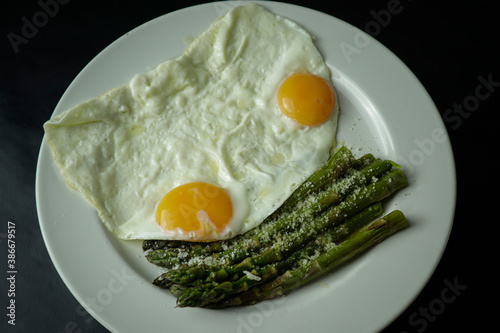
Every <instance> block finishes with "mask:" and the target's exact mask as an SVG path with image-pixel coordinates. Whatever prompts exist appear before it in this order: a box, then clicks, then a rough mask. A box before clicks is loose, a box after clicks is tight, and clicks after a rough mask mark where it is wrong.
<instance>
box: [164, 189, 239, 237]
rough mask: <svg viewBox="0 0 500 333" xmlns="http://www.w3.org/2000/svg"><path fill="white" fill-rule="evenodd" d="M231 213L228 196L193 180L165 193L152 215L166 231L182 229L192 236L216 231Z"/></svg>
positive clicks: (227, 219)
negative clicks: (192, 234) (191, 233)
mask: <svg viewBox="0 0 500 333" xmlns="http://www.w3.org/2000/svg"><path fill="white" fill-rule="evenodd" d="M232 216H233V206H232V203H231V198H230V197H229V195H228V194H227V192H226V191H225V190H223V189H222V188H220V187H217V186H214V185H211V184H208V183H204V182H193V183H187V184H184V185H181V186H178V187H176V188H174V189H173V190H171V191H170V192H168V193H167V194H166V195H165V196H164V197H163V199H162V200H161V201H160V203H159V204H158V207H157V209H156V214H155V218H156V221H157V223H158V224H159V225H160V226H161V227H162V228H164V229H166V230H171V231H173V230H175V229H176V228H180V229H182V231H184V232H193V233H194V234H195V235H196V236H207V235H209V234H211V233H213V232H216V233H220V232H222V231H223V230H224V229H225V227H226V226H227V225H228V224H229V222H230V220H231V218H232Z"/></svg>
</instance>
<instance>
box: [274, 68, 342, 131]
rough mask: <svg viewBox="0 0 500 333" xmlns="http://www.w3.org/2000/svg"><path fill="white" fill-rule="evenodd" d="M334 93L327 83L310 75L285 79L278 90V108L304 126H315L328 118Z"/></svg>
mask: <svg viewBox="0 0 500 333" xmlns="http://www.w3.org/2000/svg"><path fill="white" fill-rule="evenodd" d="M335 102H336V101H335V93H334V91H333V88H332V86H331V85H330V83H328V81H326V80H325V79H323V78H322V77H319V76H317V75H314V74H311V73H295V74H292V75H290V76H289V77H287V78H286V79H285V80H284V81H283V82H282V83H281V86H280V87H279V90H278V106H279V108H280V109H281V111H282V112H283V113H284V114H285V115H286V116H287V117H289V118H291V119H293V120H295V121H297V122H298V123H299V124H302V125H305V126H316V125H320V124H322V123H324V122H325V121H327V120H328V118H330V115H331V114H332V112H333V109H334V107H335Z"/></svg>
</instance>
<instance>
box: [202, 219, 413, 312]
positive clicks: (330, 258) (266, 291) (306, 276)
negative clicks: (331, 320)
mask: <svg viewBox="0 0 500 333" xmlns="http://www.w3.org/2000/svg"><path fill="white" fill-rule="evenodd" d="M407 225H408V223H407V220H406V217H405V216H404V214H403V213H402V212H401V211H399V210H396V211H393V212H391V213H389V214H388V215H386V216H385V217H382V218H380V219H378V220H376V221H374V222H372V223H370V224H369V225H367V226H366V227H363V228H362V229H361V230H359V231H358V232H356V233H355V234H354V235H352V236H351V237H349V238H347V239H346V240H345V241H344V242H342V243H340V244H339V245H337V246H335V247H333V248H332V249H331V250H329V251H327V252H325V253H324V254H321V255H320V256H318V257H317V258H316V259H314V260H312V261H309V262H307V263H306V264H304V265H302V266H300V267H299V268H297V269H294V270H288V271H287V272H286V273H284V274H283V275H281V276H279V277H277V278H276V279H273V280H271V281H269V282H267V283H264V284H262V285H257V286H254V287H252V288H250V289H249V290H248V291H244V292H242V293H239V294H237V295H235V296H233V297H230V298H222V299H221V300H220V301H219V302H216V303H209V304H207V307H210V308H225V307H230V306H239V305H251V304H255V303H257V302H259V301H262V300H266V299H271V298H273V297H276V296H280V295H284V294H285V293H287V292H289V291H290V290H293V289H296V288H298V287H300V286H303V285H305V284H306V283H308V282H310V281H312V280H314V279H317V278H318V277H320V276H321V275H324V274H326V273H328V272H330V271H332V270H333V269H334V268H335V267H337V266H338V265H340V264H342V263H344V262H346V261H347V260H350V259H351V258H353V257H354V256H356V255H358V254H359V253H362V252H363V251H365V250H367V249H368V248H370V247H372V246H374V245H376V244H378V243H380V242H381V241H383V240H384V239H386V238H387V237H389V236H391V235H392V234H394V233H395V232H397V231H399V230H401V229H403V228H405V227H406V226H407Z"/></svg>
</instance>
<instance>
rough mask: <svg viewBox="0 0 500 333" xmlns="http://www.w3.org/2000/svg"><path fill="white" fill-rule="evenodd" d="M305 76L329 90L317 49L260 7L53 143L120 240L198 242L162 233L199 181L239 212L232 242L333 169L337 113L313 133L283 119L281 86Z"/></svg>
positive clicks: (70, 119) (75, 120)
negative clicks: (162, 222) (176, 200)
mask: <svg viewBox="0 0 500 333" xmlns="http://www.w3.org/2000/svg"><path fill="white" fill-rule="evenodd" d="M296 71H307V72H310V73H313V74H316V75H318V76H321V77H323V78H325V79H326V80H328V81H329V82H331V80H330V72H329V69H328V67H327V65H326V64H325V63H324V61H323V58H322V56H321V54H320V53H319V51H318V50H317V48H316V46H315V45H314V42H313V38H312V37H311V36H310V35H309V34H308V33H307V32H306V31H305V30H304V29H302V28H301V27H300V26H298V25H297V24H296V23H294V22H292V21H290V20H288V19H286V18H283V17H280V16H276V15H274V14H273V13H270V12H269V11H267V10H266V9H265V8H263V7H261V6H259V5H256V4H253V3H252V4H246V5H243V6H240V7H236V8H235V9H233V10H231V11H230V12H229V13H227V14H226V15H224V16H223V17H221V18H219V19H218V20H216V21H215V22H214V23H213V24H212V25H211V26H210V27H209V28H208V29H207V30H206V31H205V32H203V33H202V34H200V35H199V36H198V37H196V38H195V39H194V40H193V41H192V42H191V44H190V45H189V46H188V48H187V50H186V51H185V52H184V54H182V55H181V56H180V57H178V58H176V59H172V60H168V61H165V62H163V63H161V64H159V65H158V66H157V67H156V68H155V69H153V70H150V71H149V72H146V73H142V74H137V75H135V76H134V77H133V78H132V79H131V81H130V82H129V83H128V84H126V85H124V86H120V87H116V88H114V89H111V90H109V91H107V92H105V93H104V94H102V95H100V96H98V97H96V98H93V99H90V100H88V101H86V102H84V103H81V104H79V105H76V106H75V107H73V108H71V109H69V110H67V111H65V112H63V113H61V114H59V115H56V116H54V117H53V118H52V119H50V120H49V121H48V122H46V123H45V125H44V129H45V133H46V140H47V142H48V144H49V146H50V148H51V151H52V154H53V156H54V160H55V162H56V165H57V166H58V168H59V169H60V171H61V173H62V175H63V176H64V178H65V180H66V182H67V183H68V185H69V186H70V187H72V188H75V189H77V190H78V191H79V192H80V193H81V194H82V195H83V196H84V197H85V198H86V199H87V200H88V201H89V202H90V203H91V204H92V205H93V206H94V207H95V208H96V210H97V212H98V213H99V217H100V219H101V220H102V222H103V223H104V224H105V225H106V227H107V228H108V229H109V230H110V231H112V232H113V233H114V234H115V235H116V236H117V237H119V238H121V239H186V240H188V239H189V240H203V239H198V238H196V237H197V236H193V234H188V233H185V232H183V231H182V230H180V229H179V230H176V231H166V230H163V229H161V228H160V227H159V226H158V224H157V223H156V221H155V218H154V216H155V210H156V207H157V205H158V202H159V201H160V200H161V199H162V198H163V196H164V195H165V194H166V193H168V192H169V191H170V190H172V189H173V188H175V187H177V186H179V185H182V184H185V183H189V182H197V181H203V182H207V183H210V184H213V185H216V186H219V187H221V188H223V189H225V190H226V191H227V192H228V194H229V196H230V198H231V201H232V204H233V218H232V220H231V222H230V224H229V225H228V227H227V229H226V230H225V231H224V232H222V233H220V234H216V235H213V238H214V239H224V238H229V237H232V236H234V235H237V234H239V233H242V232H245V231H248V230H250V229H251V228H254V227H255V226H257V225H259V224H260V223H261V222H262V221H263V220H264V219H265V218H266V217H267V216H268V215H270V214H271V213H272V212H273V211H274V210H276V209H277V208H278V207H279V206H280V205H281V204H282V203H283V201H284V200H285V199H286V198H287V197H288V196H289V195H290V194H291V193H292V192H293V190H294V189H295V188H296V187H297V186H298V185H299V184H301V183H302V182H303V181H304V180H305V179H306V178H307V177H308V176H309V175H310V174H312V173H313V172H314V171H315V170H316V169H317V168H319V167H320V166H321V165H322V164H323V163H324V162H325V161H326V160H327V159H328V157H329V152H330V148H331V147H332V145H333V144H334V141H335V134H336V130H337V117H338V110H336V111H335V112H334V113H333V115H332V116H331V117H330V119H329V120H328V121H327V122H325V123H323V124H321V125H319V126H315V127H304V126H301V125H298V124H297V123H295V122H294V121H293V120H291V119H289V118H287V117H285V116H284V115H283V114H282V113H281V111H280V110H279V109H278V107H277V103H276V93H277V90H278V87H279V84H280V83H281V82H282V81H283V80H284V79H285V78H286V77H287V76H289V75H290V74H291V73H293V72H296Z"/></svg>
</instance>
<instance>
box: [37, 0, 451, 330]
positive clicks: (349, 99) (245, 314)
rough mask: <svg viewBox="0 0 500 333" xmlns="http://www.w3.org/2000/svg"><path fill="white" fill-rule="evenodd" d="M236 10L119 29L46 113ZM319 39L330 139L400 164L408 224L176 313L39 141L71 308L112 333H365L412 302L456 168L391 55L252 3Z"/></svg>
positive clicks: (51, 227) (122, 80)
mask: <svg viewBox="0 0 500 333" xmlns="http://www.w3.org/2000/svg"><path fill="white" fill-rule="evenodd" d="M241 4H242V2H238V1H235V2H219V3H209V4H203V5H199V6H195V7H190V8H186V9H183V10H180V11H176V12H173V13H169V14H167V15H164V16H161V17H159V18H157V19H154V20H152V21H150V22H148V23H146V24H144V25H142V26H140V27H138V28H136V29H134V30H133V31H131V32H130V33H127V34H126V35H125V36H123V37H121V38H120V39H118V40H117V41H116V42H114V43H113V44H111V45H110V46H109V47H107V48H106V49H105V50H104V51H102V52H101V53H100V54H99V55H98V56H97V57H96V58H95V59H94V60H92V61H91V62H90V63H89V64H88V65H87V66H86V67H85V68H84V69H83V71H82V72H81V73H80V74H79V75H78V76H77V77H76V78H75V80H74V81H73V82H72V84H71V85H70V86H69V88H68V89H67V91H66V92H65V94H64V95H63V97H62V98H61V100H60V102H59V104H58V105H57V107H56V109H55V111H54V113H55V114H57V113H60V112H62V111H64V110H66V109H68V108H70V107H72V106H74V105H76V104H77V103H80V102H83V101H84V100H86V99H88V98H91V97H94V96H97V95H99V94H101V93H102V92H104V91H106V90H108V89H110V88H112V87H114V86H118V85H122V84H126V83H128V81H129V80H130V79H131V77H132V76H133V75H134V74H135V73H140V72H146V71H148V70H150V69H152V68H153V67H155V66H156V65H157V64H158V63H160V62H162V61H165V60H167V59H171V58H176V57H177V56H179V55H180V54H181V53H182V52H183V51H184V50H185V48H186V44H185V42H184V41H185V40H186V38H189V37H192V36H195V35H197V34H199V33H200V32H202V31H203V30H205V29H206V28H207V27H208V26H209V25H210V23H211V22H212V21H213V20H214V19H215V18H217V17H218V16H220V15H222V14H223V13H225V12H227V10H229V9H231V8H233V7H234V6H237V5H241ZM261 4H262V5H264V6H265V7H266V8H268V9H270V10H271V11H273V12H275V13H277V14H279V15H282V16H285V17H288V18H290V19H292V20H294V21H296V22H298V23H299V24H301V25H302V26H303V27H305V28H306V29H307V30H308V31H309V32H310V33H312V34H313V35H315V36H316V37H317V45H318V47H319V48H320V50H321V52H322V53H323V55H324V57H325V60H326V61H327V63H328V64H329V66H331V69H332V73H333V80H334V84H335V87H336V89H337V91H338V93H339V101H340V106H341V116H340V124H339V131H338V139H339V141H343V142H345V144H346V145H347V146H348V147H349V148H352V149H353V151H354V152H355V153H357V154H359V155H361V154H363V153H366V152H372V153H374V154H376V155H378V156H381V157H385V158H390V159H393V160H395V161H398V162H399V163H401V164H402V165H404V168H405V171H406V174H407V175H408V178H409V183H410V185H409V187H408V188H406V189H404V190H402V191H401V192H399V193H398V194H397V195H396V196H395V197H393V198H392V199H391V200H389V201H388V202H387V203H386V205H385V208H386V210H387V211H390V210H392V209H394V208H398V209H401V210H403V211H404V212H405V214H406V215H407V217H408V219H409V223H410V227H409V228H407V229H406V230H404V231H402V232H400V233H398V234H396V235H394V236H392V237H390V238H389V239H387V240H386V241H385V242H383V243H381V244H379V245H377V246H376V247H375V248H373V249H372V250H370V251H368V252H367V253H365V254H363V255H362V256H360V257H358V258H357V259H356V260H354V261H352V262H350V263H349V264H347V265H344V266H343V267H341V268H340V269H338V270H336V271H335V272H334V273H333V274H330V275H328V276H326V277H325V278H322V279H321V280H320V281H317V282H315V283H312V284H310V285H308V286H307V287H305V288H302V289H299V290H297V291H294V292H292V293H291V294H290V295H288V296H286V297H283V298H280V299H276V300H273V301H267V302H263V303H261V304H259V305H257V306H253V307H244V308H237V309H228V310H221V311H215V310H205V309H191V308H185V309H181V308H175V299H174V297H173V296H171V295H170V294H169V293H168V292H166V291H163V290H160V289H157V288H156V287H154V286H152V285H151V281H152V280H153V279H154V278H155V277H156V276H157V275H158V274H159V270H158V269H157V268H156V267H154V266H153V265H151V264H149V263H148V262H147V261H146V259H145V258H144V257H143V253H142V252H141V242H135V241H134V242H125V241H120V240H117V239H116V238H115V237H114V236H112V235H111V234H110V233H108V231H107V230H106V229H105V228H104V227H103V226H102V224H101V223H100V222H99V220H98V217H97V214H96V212H95V211H94V210H93V209H92V207H90V206H89V204H87V202H86V201H84V200H83V199H82V198H81V197H80V196H79V195H78V194H77V193H75V192H73V191H71V190H70V189H68V187H67V186H66V184H65V183H64V181H63V180H62V178H61V177H60V175H59V173H58V171H57V170H56V169H55V167H54V165H53V159H52V156H51V153H50V150H49V149H48V146H47V144H46V142H45V141H44V142H43V143H42V145H41V150H40V155H39V161H38V169H37V178H36V201H37V207H38V214H39V219H40V226H41V230H42V234H43V237H44V240H45V243H46V246H47V249H48V251H49V253H50V256H51V258H52V260H53V262H54V265H55V267H56V268H57V271H58V272H59V274H60V275H61V277H62V279H63V280H64V282H65V283H66V285H67V286H68V288H69V289H70V290H71V292H72V293H73V295H74V296H75V297H76V298H77V300H78V301H79V302H80V303H81V304H82V305H83V306H84V307H85V309H86V310H87V311H88V312H89V313H91V314H92V315H93V316H94V317H95V318H96V319H97V320H98V321H99V322H100V323H102V325H104V326H105V327H106V328H107V329H109V330H111V331H113V332H155V331H158V332H160V331H165V330H167V331H171V332H176V331H181V332H187V331H189V332H197V331H199V332H207V333H208V332H217V333H220V332H307V331H310V330H311V328H314V331H315V332H373V331H378V330H381V329H383V328H384V327H385V326H386V325H388V324H389V323H390V322H391V321H393V320H394V319H395V318H396V317H397V316H398V315H399V314H400V313H401V312H402V311H403V310H404V309H405V308H406V307H407V306H408V305H409V304H410V303H411V302H412V300H413V299H414V298H415V297H416V296H417V295H418V294H419V292H420V291H421V289H422V288H423V287H424V285H425V284H426V283H427V281H428V279H429V278H430V276H431V275H432V273H433V272H434V269H435V267H436V265H437V264H438V262H439V260H440V258H441V255H442V252H443V250H444V248H445V246H446V243H447V240H448V236H449V232H450V230H451V226H452V221H453V214H454V210H455V193H456V184H455V168H454V160H453V155H452V151H451V148H450V143H449V141H448V136H447V134H446V130H445V127H444V126H443V123H442V121H441V118H440V116H439V113H438V111H437V109H436V107H435V106H434V104H433V102H432V100H431V99H430V97H429V96H428V94H427V93H426V91H425V89H424V88H423V87H422V85H421V84H420V83H419V81H418V80H417V79H416V78H415V76H414V75H413V74H412V73H411V72H410V70H408V68H407V67H406V66H405V65H404V64H403V63H402V62H401V61H400V60H399V59H398V58H397V57H396V56H394V55H393V54H392V53H391V52H390V51H389V50H387V49H386V48H385V47H384V46H382V45H381V44H380V43H378V42H377V41H376V40H374V39H372V38H371V37H369V36H368V35H366V34H364V33H363V32H361V31H360V30H358V29H356V28H354V27H353V26H351V25H349V24H346V23H345V22H343V21H341V20H338V19H336V18H334V17H331V16H328V15H326V14H323V13H320V12H317V11H313V10H310V9H306V8H303V7H298V6H294V5H290V4H283V3H276V2H267V1H266V2H262V3H261Z"/></svg>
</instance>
